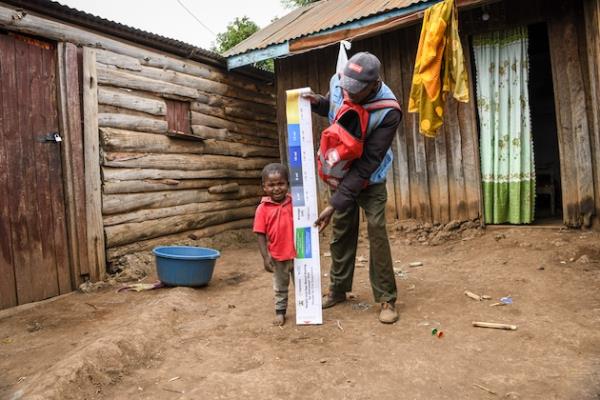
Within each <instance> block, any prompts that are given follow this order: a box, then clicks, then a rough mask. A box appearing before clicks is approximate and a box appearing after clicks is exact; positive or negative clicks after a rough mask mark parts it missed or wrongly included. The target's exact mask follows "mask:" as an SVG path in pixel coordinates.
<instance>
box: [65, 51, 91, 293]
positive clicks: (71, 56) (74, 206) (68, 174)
mask: <svg viewBox="0 0 600 400" xmlns="http://www.w3.org/2000/svg"><path fill="white" fill-rule="evenodd" d="M58 80H59V83H58V88H59V121H60V132H61V134H62V138H63V146H62V148H63V160H62V161H63V175H64V180H63V181H64V188H65V203H66V204H65V209H66V216H67V227H68V229H67V233H68V235H69V240H68V242H69V243H68V246H69V255H70V258H71V265H72V276H71V278H72V281H73V282H72V283H73V287H77V286H79V285H80V284H81V283H83V279H84V278H85V277H87V278H90V279H92V280H97V279H98V278H99V275H98V267H97V266H95V268H90V262H89V257H88V246H87V243H88V240H87V226H88V224H87V217H86V207H85V204H86V201H85V176H84V175H83V174H82V173H81V171H84V154H83V132H82V130H83V129H82V126H83V124H82V119H81V115H82V113H81V96H80V93H81V88H80V85H81V81H82V77H81V76H80V72H79V65H78V61H77V46H75V45H74V44H72V43H59V44H58ZM82 277H84V278H82Z"/></svg>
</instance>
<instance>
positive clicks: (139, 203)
mask: <svg viewBox="0 0 600 400" xmlns="http://www.w3.org/2000/svg"><path fill="white" fill-rule="evenodd" d="M261 194H262V188H261V187H260V186H256V185H250V186H240V190H239V192H236V193H223V194H211V193H209V192H208V190H206V189H200V190H170V191H164V192H150V193H128V194H108V195H104V196H103V200H104V201H103V208H102V212H103V213H104V214H105V215H110V214H119V213H126V212H131V211H135V210H141V209H149V208H164V207H170V206H180V205H182V204H190V203H204V202H207V201H217V200H232V199H245V198H248V197H258V196H260V195H261Z"/></svg>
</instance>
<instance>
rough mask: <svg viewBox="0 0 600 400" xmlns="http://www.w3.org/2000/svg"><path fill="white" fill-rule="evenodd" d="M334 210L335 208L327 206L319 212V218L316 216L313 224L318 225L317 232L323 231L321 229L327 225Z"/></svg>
mask: <svg viewBox="0 0 600 400" xmlns="http://www.w3.org/2000/svg"><path fill="white" fill-rule="evenodd" d="M334 212H335V208H333V207H332V206H327V207H325V209H324V210H323V211H322V212H321V214H319V218H317V220H316V221H315V224H314V225H315V226H318V227H319V232H321V231H323V229H325V228H326V227H327V225H329V222H330V221H331V217H332V216H333V213H334Z"/></svg>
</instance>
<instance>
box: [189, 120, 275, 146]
mask: <svg viewBox="0 0 600 400" xmlns="http://www.w3.org/2000/svg"><path fill="white" fill-rule="evenodd" d="M192 132H193V133H194V135H195V136H198V137H199V138H202V139H214V140H222V141H225V142H237V143H242V144H251V145H256V146H264V147H277V146H278V141H277V140H276V139H271V138H264V137H257V136H250V135H243V134H238V133H233V132H230V131H229V130H227V129H226V128H214V127H212V126H206V125H192Z"/></svg>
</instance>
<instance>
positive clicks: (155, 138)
mask: <svg viewBox="0 0 600 400" xmlns="http://www.w3.org/2000/svg"><path fill="white" fill-rule="evenodd" d="M100 139H101V143H102V148H103V149H104V150H107V151H117V152H128V151H129V152H144V153H180V154H213V155H224V156H236V157H243V158H250V157H267V158H271V157H274V156H275V157H276V156H277V154H273V148H271V147H263V146H254V145H248V144H241V143H235V142H225V141H219V140H204V141H194V142H190V141H189V140H184V139H176V138H170V137H168V136H165V135H156V134H154V133H146V132H135V131H129V130H123V129H113V128H100Z"/></svg>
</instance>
